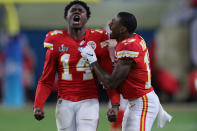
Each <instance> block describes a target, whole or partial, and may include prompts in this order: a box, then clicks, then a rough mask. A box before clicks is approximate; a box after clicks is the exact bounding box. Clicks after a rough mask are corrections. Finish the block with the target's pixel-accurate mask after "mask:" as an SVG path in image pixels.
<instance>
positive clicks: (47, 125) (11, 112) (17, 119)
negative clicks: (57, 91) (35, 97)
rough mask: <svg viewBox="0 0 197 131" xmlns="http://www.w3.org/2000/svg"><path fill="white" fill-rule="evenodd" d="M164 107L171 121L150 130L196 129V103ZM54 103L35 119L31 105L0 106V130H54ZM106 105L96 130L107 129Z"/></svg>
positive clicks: (177, 130) (104, 130)
mask: <svg viewBox="0 0 197 131" xmlns="http://www.w3.org/2000/svg"><path fill="white" fill-rule="evenodd" d="M164 108H165V109H166V110H167V111H168V112H169V113H170V114H171V115H172V116H173V119H172V122H171V123H167V125H166V126H165V127H164V128H163V129H158V128H156V123H154V126H153V129H152V131H197V103H193V104H176V105H174V104H170V105H164ZM54 110H55V105H52V106H46V107H45V112H46V118H45V119H44V120H42V121H37V120H35V119H34V117H33V112H32V108H31V106H28V107H25V108H24V109H7V108H3V107H2V106H0V131H56V125H55V114H54V112H55V111H54ZM106 111H107V108H106V106H101V109H100V120H99V128H98V131H109V127H110V125H109V124H110V123H109V122H108V121H107V118H106Z"/></svg>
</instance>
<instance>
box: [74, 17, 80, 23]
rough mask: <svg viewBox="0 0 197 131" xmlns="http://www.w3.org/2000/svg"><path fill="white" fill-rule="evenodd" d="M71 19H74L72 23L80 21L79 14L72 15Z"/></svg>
mask: <svg viewBox="0 0 197 131" xmlns="http://www.w3.org/2000/svg"><path fill="white" fill-rule="evenodd" d="M73 21H74V23H76V24H78V23H79V21H80V16H79V15H75V16H74V17H73Z"/></svg>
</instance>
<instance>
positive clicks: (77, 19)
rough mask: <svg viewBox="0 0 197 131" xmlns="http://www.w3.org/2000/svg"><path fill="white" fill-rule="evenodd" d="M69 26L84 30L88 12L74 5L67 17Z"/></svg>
mask: <svg viewBox="0 0 197 131" xmlns="http://www.w3.org/2000/svg"><path fill="white" fill-rule="evenodd" d="M66 20H67V22H68V25H69V26H70V27H71V28H77V29H79V28H82V27H84V26H85V24H86V23H87V20H88V19H87V12H86V10H85V8H84V7H83V6H81V5H78V4H76V5H73V6H72V7H71V8H70V9H69V10H68V14H67V17H66Z"/></svg>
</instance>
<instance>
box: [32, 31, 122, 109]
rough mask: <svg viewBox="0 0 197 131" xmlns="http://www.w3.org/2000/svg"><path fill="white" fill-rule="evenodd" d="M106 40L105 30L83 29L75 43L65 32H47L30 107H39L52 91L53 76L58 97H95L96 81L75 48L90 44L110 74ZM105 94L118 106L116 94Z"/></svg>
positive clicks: (114, 92)
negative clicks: (42, 57)
mask: <svg viewBox="0 0 197 131" xmlns="http://www.w3.org/2000/svg"><path fill="white" fill-rule="evenodd" d="M108 39H109V38H108V34H107V33H106V31H104V30H100V29H95V30H90V29H86V34H85V36H84V37H83V38H81V39H80V40H77V41H75V40H73V39H72V38H71V37H70V36H69V34H68V32H67V30H55V31H52V32H49V33H48V34H47V36H46V39H45V41H44V47H46V48H48V50H47V52H46V57H45V64H44V69H43V73H42V76H41V78H40V80H39V82H38V85H37V90H36V96H35V103H34V107H40V108H43V104H44V103H45V101H46V99H47V98H48V96H49V94H50V92H51V89H52V88H53V83H54V79H55V75H56V73H58V82H57V85H58V86H57V87H58V88H57V90H58V97H61V98H63V99H66V100H70V101H80V100H84V99H89V98H98V89H97V81H96V80H95V79H94V74H93V72H92V70H91V68H90V65H89V64H88V63H87V62H86V60H84V59H83V58H82V56H81V54H80V51H79V47H84V46H86V45H87V44H89V45H91V46H92V47H93V48H94V49H95V53H96V55H97V59H98V62H99V64H100V65H101V66H102V67H103V68H104V69H105V70H106V71H108V72H110V73H111V72H112V62H111V60H110V56H109V52H108V47H107V46H108ZM109 94H110V96H111V101H113V102H114V103H119V94H118V91H115V90H113V91H109ZM113 94H114V95H113Z"/></svg>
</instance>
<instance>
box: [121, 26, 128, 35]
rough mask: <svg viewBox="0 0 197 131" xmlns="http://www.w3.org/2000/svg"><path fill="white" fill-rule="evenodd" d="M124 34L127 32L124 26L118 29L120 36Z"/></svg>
mask: <svg viewBox="0 0 197 131" xmlns="http://www.w3.org/2000/svg"><path fill="white" fill-rule="evenodd" d="M125 32H127V28H126V27H125V26H121V27H120V33H121V34H122V33H125Z"/></svg>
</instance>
